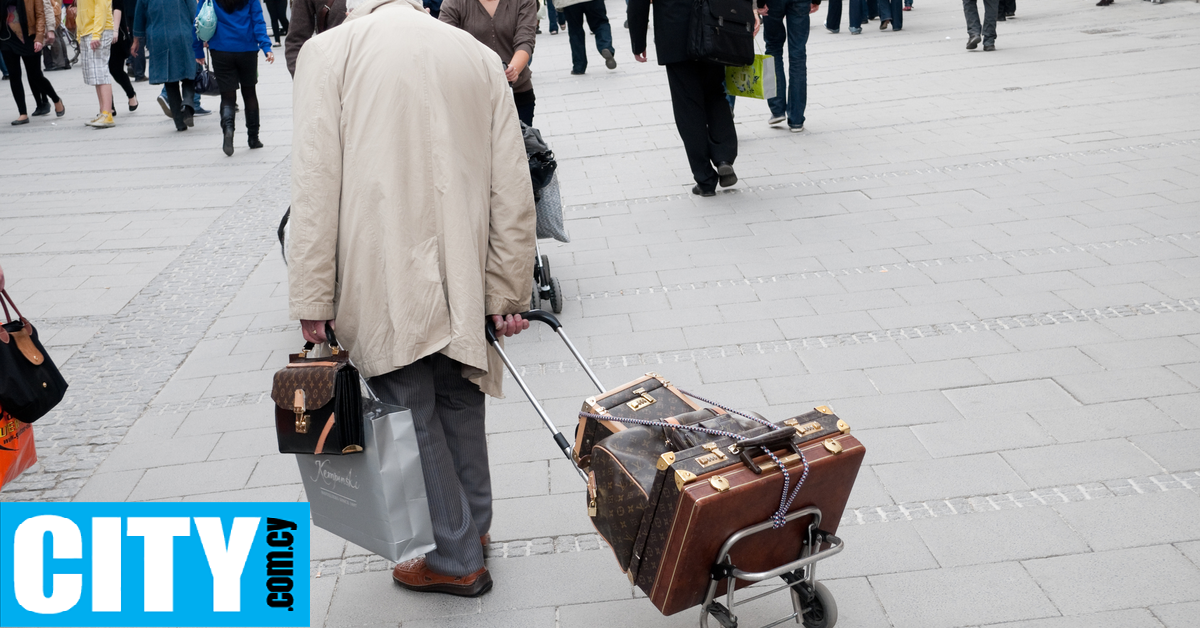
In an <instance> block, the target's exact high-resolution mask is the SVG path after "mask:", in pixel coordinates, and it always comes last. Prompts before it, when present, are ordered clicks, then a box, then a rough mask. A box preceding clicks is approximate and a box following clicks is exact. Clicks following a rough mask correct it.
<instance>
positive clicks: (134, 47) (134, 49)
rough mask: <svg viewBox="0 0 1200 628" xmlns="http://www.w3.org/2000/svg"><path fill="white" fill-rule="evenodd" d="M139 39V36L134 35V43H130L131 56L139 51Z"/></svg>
mask: <svg viewBox="0 0 1200 628" xmlns="http://www.w3.org/2000/svg"><path fill="white" fill-rule="evenodd" d="M138 41H139V40H138V38H137V37H134V38H133V43H132V44H129V56H131V57H133V56H136V55H137V51H138Z"/></svg>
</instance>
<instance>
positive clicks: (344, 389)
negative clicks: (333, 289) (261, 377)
mask: <svg viewBox="0 0 1200 628" xmlns="http://www.w3.org/2000/svg"><path fill="white" fill-rule="evenodd" d="M325 334H326V337H327V338H328V339H329V350H330V355H328V356H325V357H319V358H318V357H311V358H310V357H308V354H309V352H310V351H312V350H313V343H311V342H309V343H305V345H304V350H303V351H301V352H300V353H294V354H292V355H291V356H289V362H288V365H287V366H285V367H284V368H282V369H279V370H278V371H276V372H275V380H274V383H273V384H272V386H271V400H272V401H274V402H275V433H276V435H277V436H278V438H279V453H283V454H331V455H342V454H353V453H359V452H361V451H362V450H363V410H362V390H361V389H360V388H359V380H360V379H361V377H360V376H359V374H358V369H356V368H354V365H353V364H351V363H350V352H349V351H346V350H345V349H343V348H341V347H340V346H339V345H338V342H337V338H336V337H335V336H334V335H333V329H331V328H330V327H329V325H326V326H325Z"/></svg>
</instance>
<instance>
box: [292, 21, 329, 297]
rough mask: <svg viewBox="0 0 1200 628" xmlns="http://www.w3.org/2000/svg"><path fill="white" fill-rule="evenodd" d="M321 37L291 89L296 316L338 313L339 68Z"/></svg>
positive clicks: (306, 52) (304, 55)
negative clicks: (334, 65)
mask: <svg viewBox="0 0 1200 628" xmlns="http://www.w3.org/2000/svg"><path fill="white" fill-rule="evenodd" d="M322 44H323V42H322V41H309V42H308V44H307V45H305V46H304V49H303V50H301V52H300V56H299V59H298V61H299V63H298V64H297V65H296V70H297V71H296V78H295V86H294V87H293V88H292V116H293V125H292V126H293V129H294V131H293V133H294V140H293V145H292V207H291V211H292V215H291V218H290V219H289V234H288V240H287V258H288V311H289V313H290V315H291V318H292V319H293V320H329V319H332V318H334V316H335V310H334V295H335V293H336V288H337V242H338V212H339V210H340V204H341V203H340V199H341V195H342V136H341V120H342V105H341V80H342V74H341V72H340V71H335V70H334V68H333V67H332V65H333V64H332V60H333V55H331V54H330V53H329V52H328V51H326V50H324V49H323V46H322Z"/></svg>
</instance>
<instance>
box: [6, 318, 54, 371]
mask: <svg viewBox="0 0 1200 628" xmlns="http://www.w3.org/2000/svg"><path fill="white" fill-rule="evenodd" d="M21 324H22V325H23V326H22V327H21V329H19V330H14V331H12V332H8V333H7V335H8V336H11V338H12V341H13V342H15V343H17V349H19V350H20V351H21V355H23V356H25V359H26V360H29V363H30V364H32V365H34V366H41V365H42V362H45V361H46V356H44V355H42V352H41V351H38V348H37V345H35V344H33V339H32V338H31V337H30V335H29V334H30V330H32V329H33V326H32V325H30V324H29V321H27V320H25V319H24V318H22V319H21ZM5 342H7V339H5Z"/></svg>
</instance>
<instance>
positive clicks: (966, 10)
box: [963, 0, 1000, 46]
mask: <svg viewBox="0 0 1200 628" xmlns="http://www.w3.org/2000/svg"><path fill="white" fill-rule="evenodd" d="M999 4H1000V3H999V0H983V24H980V23H979V5H978V4H977V2H976V0H963V15H964V16H966V18H967V34H968V35H971V36H972V37H974V36H975V35H982V36H983V45H985V46H989V45H992V44H995V43H996V9H997V8H998V5H999Z"/></svg>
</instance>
